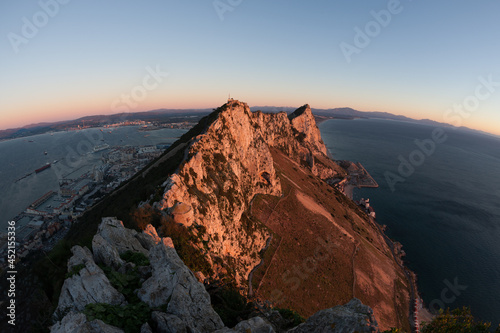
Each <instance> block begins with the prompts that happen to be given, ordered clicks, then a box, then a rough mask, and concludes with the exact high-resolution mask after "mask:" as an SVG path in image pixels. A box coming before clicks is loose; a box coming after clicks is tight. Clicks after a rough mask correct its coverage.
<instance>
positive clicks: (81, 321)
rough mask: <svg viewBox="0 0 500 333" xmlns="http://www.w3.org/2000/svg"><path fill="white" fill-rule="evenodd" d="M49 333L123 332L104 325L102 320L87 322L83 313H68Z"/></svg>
mask: <svg viewBox="0 0 500 333" xmlns="http://www.w3.org/2000/svg"><path fill="white" fill-rule="evenodd" d="M50 332H51V333H69V332H71V333H123V330H121V329H119V328H116V327H114V326H111V325H108V324H105V323H104V322H103V321H102V320H98V319H95V320H92V321H90V322H89V321H87V317H85V315H84V314H83V313H75V312H70V313H69V314H68V315H67V316H66V317H64V319H63V320H61V321H60V322H58V323H57V324H55V325H54V326H52V329H51V330H50Z"/></svg>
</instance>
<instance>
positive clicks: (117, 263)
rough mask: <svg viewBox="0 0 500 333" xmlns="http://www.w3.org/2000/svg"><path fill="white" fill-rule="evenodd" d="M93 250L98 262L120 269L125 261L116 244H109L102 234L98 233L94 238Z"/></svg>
mask: <svg viewBox="0 0 500 333" xmlns="http://www.w3.org/2000/svg"><path fill="white" fill-rule="evenodd" d="M92 252H94V260H95V262H96V263H99V264H104V265H106V266H108V267H113V268H114V269H119V268H120V267H121V266H122V265H123V264H124V263H125V261H124V260H123V259H122V258H120V254H119V253H118V251H117V250H116V248H115V247H114V246H112V245H111V244H109V242H108V241H107V240H105V239H104V238H102V236H101V235H99V234H96V235H95V236H94V238H93V239H92Z"/></svg>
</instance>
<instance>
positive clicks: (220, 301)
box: [210, 286, 254, 327]
mask: <svg viewBox="0 0 500 333" xmlns="http://www.w3.org/2000/svg"><path fill="white" fill-rule="evenodd" d="M210 296H211V300H212V307H213V308H214V310H215V311H216V312H217V314H218V315H219V316H220V318H221V319H222V322H223V323H224V325H226V326H227V327H234V326H235V325H236V324H238V322H240V321H241V320H246V319H248V318H249V315H250V314H251V313H252V312H253V310H254V305H253V303H251V302H247V300H246V298H245V297H243V296H242V295H241V294H240V293H239V292H238V290H236V289H235V288H234V287H231V286H222V287H219V288H217V289H216V290H214V291H212V292H211V293H210Z"/></svg>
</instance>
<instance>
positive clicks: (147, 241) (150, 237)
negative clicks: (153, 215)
mask: <svg viewBox="0 0 500 333" xmlns="http://www.w3.org/2000/svg"><path fill="white" fill-rule="evenodd" d="M135 238H137V240H138V241H139V243H141V245H142V247H144V248H145V249H146V250H148V251H149V250H150V249H151V248H152V247H153V246H155V245H156V244H158V243H159V242H161V238H160V237H159V236H158V233H157V232H156V229H155V227H153V226H152V225H151V224H148V225H147V226H146V229H144V230H143V231H142V233H139V234H137V235H136V236H135Z"/></svg>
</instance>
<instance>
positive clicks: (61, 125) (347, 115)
mask: <svg viewBox="0 0 500 333" xmlns="http://www.w3.org/2000/svg"><path fill="white" fill-rule="evenodd" d="M295 109H296V108H295V107H276V106H254V107H251V110H252V111H257V110H260V111H262V112H271V113H276V112H280V111H285V112H287V113H292V112H293V111H295ZM311 110H312V112H313V114H314V115H315V116H318V121H321V120H326V119H335V118H336V119H356V118H377V119H388V120H397V121H406V122H413V123H419V124H425V125H433V126H441V127H449V128H451V127H453V126H452V125H450V124H446V123H440V122H437V121H434V120H430V119H420V120H418V119H413V118H409V117H406V116H402V115H395V114H392V113H388V112H380V111H358V110H354V109H352V108H348V107H344V108H333V109H314V108H313V109H311ZM211 111H212V109H209V108H206V109H157V110H151V111H144V112H132V113H117V114H112V115H95V116H86V117H82V118H78V119H75V120H68V121H60V122H52V123H50V122H43V123H37V124H30V125H26V126H23V127H20V128H13V129H6V130H0V140H7V139H13V138H19V137H27V136H32V135H37V134H43V133H47V132H51V131H61V130H66V129H69V128H74V127H77V126H78V125H80V126H82V125H85V126H91V127H97V126H104V125H107V124H113V123H117V122H120V121H134V120H144V121H150V122H160V123H172V122H183V121H191V122H192V121H195V122H196V121H198V120H199V118H201V117H202V116H204V115H206V114H208V113H210V112H211ZM322 117H324V118H323V119H321V118H322ZM459 129H461V130H465V131H469V132H476V133H482V134H486V135H489V136H495V137H500V136H498V135H494V134H491V133H487V132H484V131H480V130H475V129H471V128H468V127H464V126H462V127H459Z"/></svg>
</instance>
